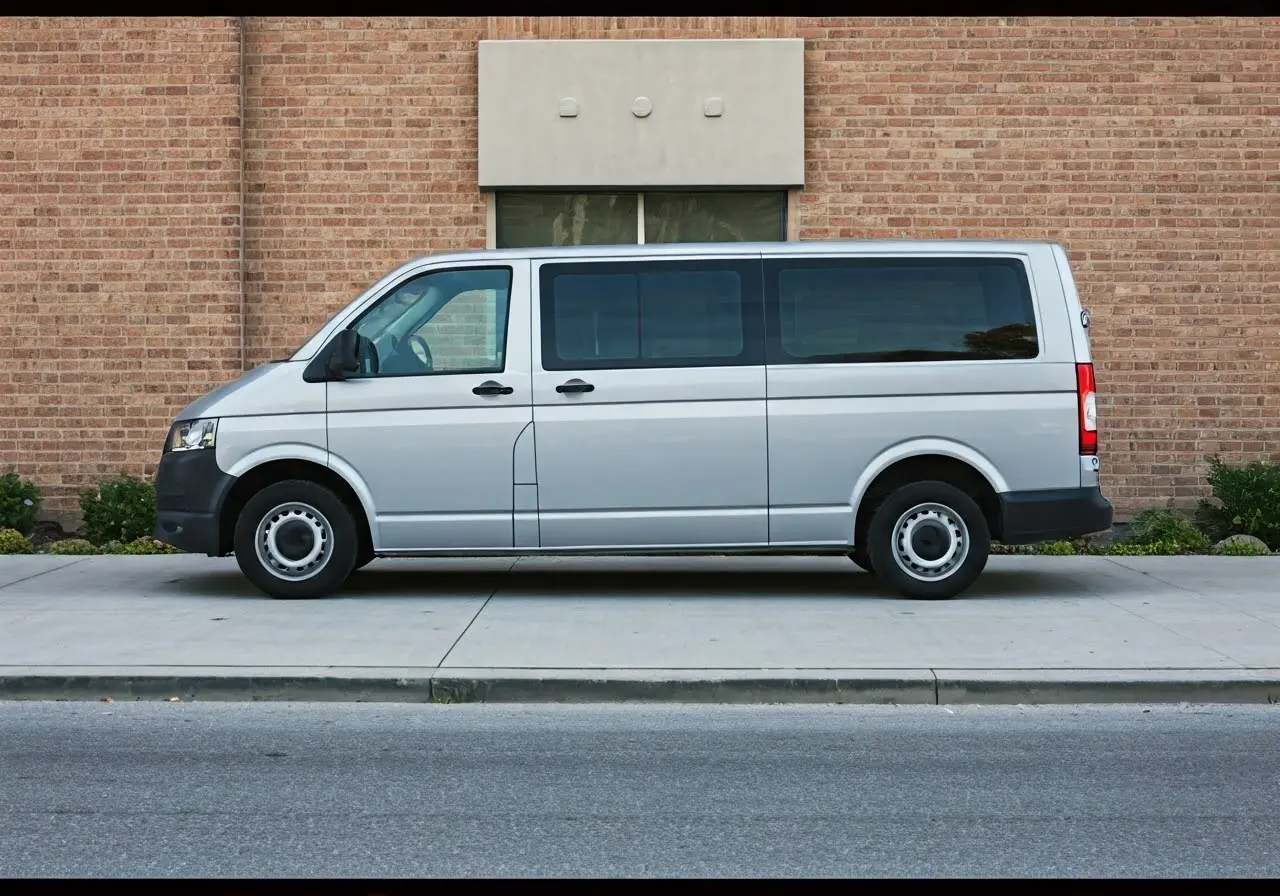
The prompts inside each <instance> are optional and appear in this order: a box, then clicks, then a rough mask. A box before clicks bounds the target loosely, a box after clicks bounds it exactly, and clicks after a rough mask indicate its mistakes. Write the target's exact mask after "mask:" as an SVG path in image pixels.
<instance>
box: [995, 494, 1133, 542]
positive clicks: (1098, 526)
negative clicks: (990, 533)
mask: <svg viewBox="0 0 1280 896" xmlns="http://www.w3.org/2000/svg"><path fill="white" fill-rule="evenodd" d="M1112 517H1113V511H1112V508H1111V502H1110V501H1108V500H1107V499H1106V498H1104V497H1102V491H1101V490H1100V489H1099V488H1098V487H1097V486H1093V487H1091V488H1063V489H1048V490H1044V491H1033V492H1005V493H1004V494H1002V495H1000V518H1001V522H1002V526H1001V531H1000V542H1001V543H1002V544H1031V543H1032V542H1036V541H1050V540H1052V539H1055V538H1078V537H1080V536H1081V535H1091V534H1092V533H1094V532H1103V531H1106V530H1107V529H1110V528H1111V522H1112Z"/></svg>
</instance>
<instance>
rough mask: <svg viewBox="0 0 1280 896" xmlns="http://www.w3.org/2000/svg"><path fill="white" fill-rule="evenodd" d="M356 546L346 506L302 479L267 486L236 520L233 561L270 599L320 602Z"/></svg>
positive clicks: (342, 575) (344, 573)
mask: <svg viewBox="0 0 1280 896" xmlns="http://www.w3.org/2000/svg"><path fill="white" fill-rule="evenodd" d="M358 547H359V535H358V532H357V529H356V524H355V520H354V519H353V518H352V516H351V511H350V510H348V509H347V506H346V505H345V504H344V503H343V502H342V500H341V499H340V498H338V496H337V495H335V494H334V493H333V492H331V491H330V490H329V489H327V488H325V487H324V486H323V485H319V484H317V483H315V482H309V481H307V480H303V479H291V480H287V481H285V482H277V483H275V484H274V485H269V486H267V487H266V488H264V489H263V490H262V491H260V492H258V493H257V494H256V495H254V496H253V497H252V498H250V499H249V502H248V503H247V504H245V506H244V509H243V510H241V511H240V516H239V518H238V519H237V520H236V529H235V553H236V562H237V563H239V564H240V570H241V572H243V573H244V574H245V577H246V578H247V579H248V580H249V581H250V582H252V583H253V584H254V585H256V586H257V587H258V588H259V589H260V590H262V591H264V592H265V593H266V594H268V595H270V596H271V597H274V598H280V599H285V600H290V599H299V598H314V597H324V596H325V595H326V594H329V593H330V592H332V591H334V590H336V589H338V588H340V587H341V586H342V584H343V583H344V582H345V581H346V580H347V577H348V576H350V575H351V571H352V569H353V568H354V567H355V563H356V551H357V549H358Z"/></svg>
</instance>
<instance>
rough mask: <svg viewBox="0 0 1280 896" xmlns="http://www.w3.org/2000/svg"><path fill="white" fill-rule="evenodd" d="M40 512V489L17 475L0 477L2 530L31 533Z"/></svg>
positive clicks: (0, 522)
mask: <svg viewBox="0 0 1280 896" xmlns="http://www.w3.org/2000/svg"><path fill="white" fill-rule="evenodd" d="M39 510H40V487H39V486H38V485H36V484H35V483H34V482H28V481H27V480H26V479H23V478H22V477H21V476H19V475H18V474H17V473H5V474H4V475H3V476H0V529H16V530H18V531H19V532H24V533H25V532H30V531H31V527H32V526H34V525H35V522H36V513H37V512H38V511H39Z"/></svg>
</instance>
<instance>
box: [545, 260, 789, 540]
mask: <svg viewBox="0 0 1280 896" xmlns="http://www.w3.org/2000/svg"><path fill="white" fill-rule="evenodd" d="M760 267H761V265H760V259H759V257H758V256H750V257H748V256H736V257H732V256H730V257H723V258H715V257H708V258H703V257H698V258H696V259H692V258H671V257H667V258H659V257H654V258H638V259H626V260H622V259H614V260H591V261H587V260H583V261H572V262H570V261H546V262H543V263H541V264H540V265H538V266H537V267H536V269H535V272H534V277H535V278H536V281H537V282H536V286H537V299H536V300H535V301H534V302H533V303H532V312H533V316H534V318H535V321H534V325H535V331H534V332H535V334H536V335H535V340H534V341H535V343H536V344H537V345H538V346H539V350H538V353H539V355H540V358H539V362H538V365H537V366H536V368H535V370H534V373H533V401H534V409H533V413H534V442H535V452H534V453H535V463H536V468H537V480H538V484H537V501H538V525H539V529H540V533H541V544H542V546H543V547H547V548H621V549H626V548H667V547H697V546H731V545H739V546H749V545H763V544H767V543H768V540H769V529H768V525H769V519H768V455H767V433H766V426H765V379H764V366H763V352H764V335H763V321H764V314H763V308H762V304H761V288H760Z"/></svg>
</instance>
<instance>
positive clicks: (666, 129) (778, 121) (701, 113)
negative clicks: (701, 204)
mask: <svg viewBox="0 0 1280 896" xmlns="http://www.w3.org/2000/svg"><path fill="white" fill-rule="evenodd" d="M803 185H804V41H803V40H800V39H784V40H512V41H481V42H480V186H481V188H483V189H512V188H537V187H549V188H588V187H590V188H596V187H799V186H803Z"/></svg>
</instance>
